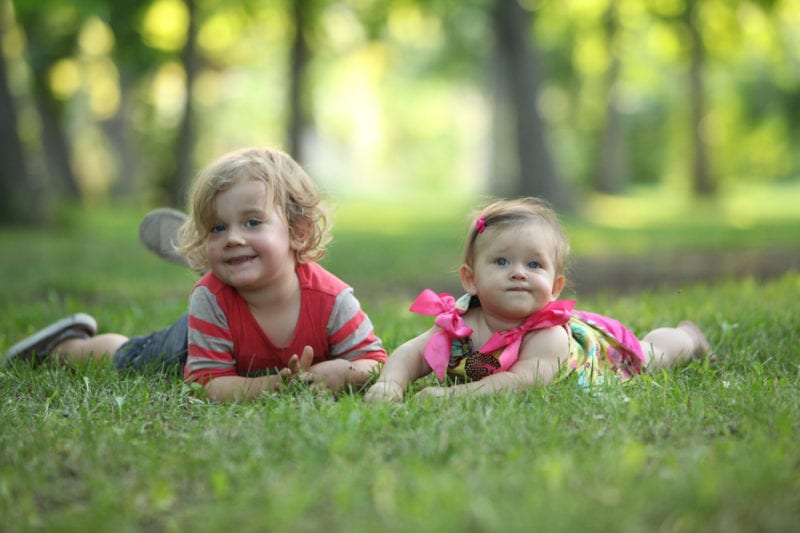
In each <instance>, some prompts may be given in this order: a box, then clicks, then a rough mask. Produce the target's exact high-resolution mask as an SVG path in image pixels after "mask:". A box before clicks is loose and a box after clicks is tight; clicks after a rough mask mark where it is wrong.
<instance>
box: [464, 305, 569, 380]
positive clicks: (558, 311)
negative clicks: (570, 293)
mask: <svg viewBox="0 0 800 533" xmlns="http://www.w3.org/2000/svg"><path fill="white" fill-rule="evenodd" d="M573 307H575V301H574V300H557V301H555V302H550V303H549V304H547V305H546V306H544V308H542V309H540V310H539V311H537V312H535V313H533V314H532V315H531V316H529V317H528V318H527V319H526V320H525V322H523V323H522V324H520V325H519V326H517V327H515V328H513V329H510V330H508V331H501V332H497V333H495V334H494V335H492V336H491V337H490V338H489V340H488V341H486V344H484V345H483V346H481V349H480V350H478V351H479V352H480V353H485V354H490V353H493V352H496V351H497V350H499V349H500V348H505V349H504V350H503V353H501V354H500V359H499V360H500V370H499V371H500V372H502V371H505V370H508V369H509V368H511V366H512V365H513V364H514V363H516V362H517V359H518V358H519V347H520V345H521V344H522V339H523V338H524V337H525V335H526V334H528V333H530V332H531V331H535V330H537V329H544V328H549V327H552V326H560V325H562V324H566V323H567V322H569V319H570V317H571V316H572V308H573Z"/></svg>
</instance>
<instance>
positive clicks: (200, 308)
mask: <svg viewBox="0 0 800 533" xmlns="http://www.w3.org/2000/svg"><path fill="white" fill-rule="evenodd" d="M188 340H189V343H188V344H189V353H188V357H187V360H186V366H185V367H184V378H185V379H186V380H187V381H199V382H201V383H207V382H208V381H209V380H211V379H213V378H215V377H219V376H230V375H236V361H235V360H234V358H233V336H232V334H231V330H230V328H229V326H228V318H227V317H226V316H225V313H224V312H223V311H222V308H221V307H220V306H219V303H218V302H217V298H216V296H215V295H214V294H213V293H212V292H211V291H210V290H209V289H208V287H205V286H202V285H201V286H198V287H197V288H196V289H195V290H194V291H193V292H192V296H191V298H190V299H189V339H188Z"/></svg>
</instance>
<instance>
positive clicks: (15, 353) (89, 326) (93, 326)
mask: <svg viewBox="0 0 800 533" xmlns="http://www.w3.org/2000/svg"><path fill="white" fill-rule="evenodd" d="M70 328H80V329H82V330H84V331H85V332H86V333H87V334H89V336H90V337H93V336H94V334H95V333H97V321H96V320H95V319H94V318H93V317H91V316H89V315H87V314H86V313H76V314H74V315H71V316H68V317H66V318H62V319H61V320H57V321H56V322H53V323H52V324H50V325H49V326H47V327H45V328H43V329H40V330H39V331H37V332H36V333H34V334H33V335H31V336H30V337H26V338H24V339H22V340H21V341H19V342H18V343H16V344H15V345H13V346H12V347H11V348H9V349H8V350H6V352H5V353H4V354H3V362H2V365H0V366H6V365H8V364H9V363H10V362H11V361H13V360H15V359H17V358H18V357H19V356H20V354H24V353H26V352H31V351H33V352H34V357H36V353H35V349H36V347H42V346H43V345H46V344H47V343H48V342H52V340H53V339H55V338H56V337H57V336H58V335H60V334H61V333H63V332H65V331H67V330H68V329H70Z"/></svg>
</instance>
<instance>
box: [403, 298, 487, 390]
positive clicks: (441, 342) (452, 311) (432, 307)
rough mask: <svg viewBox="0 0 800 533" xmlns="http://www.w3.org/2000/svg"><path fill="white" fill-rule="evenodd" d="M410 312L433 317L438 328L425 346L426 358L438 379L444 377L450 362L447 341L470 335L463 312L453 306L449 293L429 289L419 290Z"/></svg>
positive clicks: (448, 343) (454, 304) (470, 330)
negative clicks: (439, 292)
mask: <svg viewBox="0 0 800 533" xmlns="http://www.w3.org/2000/svg"><path fill="white" fill-rule="evenodd" d="M410 311H412V312H414V313H419V314H421V315H428V316H435V317H436V320H434V324H436V326H437V327H439V329H441V331H439V332H437V333H434V334H433V336H432V337H431V338H430V340H429V341H428V344H427V345H425V350H424V352H423V355H424V356H425V361H427V363H428V365H430V367H431V369H432V370H433V371H434V372H435V373H436V376H437V377H438V378H439V379H444V373H445V371H446V370H447V365H448V364H449V363H450V344H451V343H452V340H453V339H454V338H458V339H462V338H464V337H469V336H470V335H472V328H470V327H469V326H467V325H466V324H464V320H463V319H462V318H461V315H462V314H464V311H462V310H460V309H457V308H456V301H455V299H454V298H453V297H452V296H451V295H450V294H448V293H446V292H443V293H441V294H436V293H435V292H433V291H432V290H430V289H425V290H424V291H422V292H421V293H420V294H419V296H417V299H416V300H414V303H413V304H411V308H410Z"/></svg>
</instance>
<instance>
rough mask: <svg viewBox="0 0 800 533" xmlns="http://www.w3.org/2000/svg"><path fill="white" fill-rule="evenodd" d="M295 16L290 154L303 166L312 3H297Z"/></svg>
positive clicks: (305, 1) (294, 4)
mask: <svg viewBox="0 0 800 533" xmlns="http://www.w3.org/2000/svg"><path fill="white" fill-rule="evenodd" d="M292 16H293V18H294V27H295V31H294V40H293V41H292V52H291V59H290V62H289V68H290V72H289V95H288V98H289V113H290V115H289V121H288V122H289V131H288V137H289V153H290V154H291V155H292V157H294V159H295V160H296V161H297V162H298V163H300V164H302V163H303V158H304V155H305V154H304V153H303V132H304V130H305V129H306V127H307V126H308V123H309V120H308V114H307V113H306V111H305V106H304V102H303V95H304V93H305V80H306V76H305V75H306V68H307V66H308V61H309V58H310V52H309V49H308V42H307V41H306V37H305V28H306V25H307V24H308V21H309V18H310V17H309V2H308V0H293V1H292Z"/></svg>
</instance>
